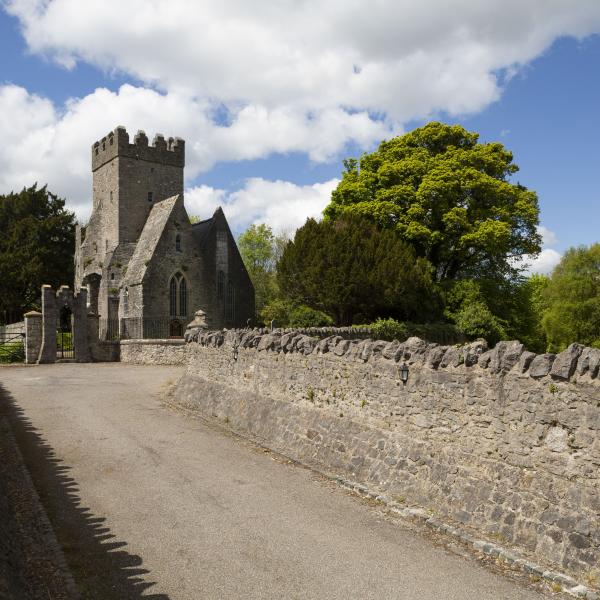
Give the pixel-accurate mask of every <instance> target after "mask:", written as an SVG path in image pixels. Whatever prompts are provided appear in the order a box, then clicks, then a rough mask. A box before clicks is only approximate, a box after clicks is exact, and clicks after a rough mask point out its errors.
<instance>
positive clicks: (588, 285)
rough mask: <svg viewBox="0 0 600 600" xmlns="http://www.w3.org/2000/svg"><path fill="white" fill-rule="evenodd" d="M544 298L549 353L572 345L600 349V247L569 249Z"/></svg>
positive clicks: (557, 267) (551, 279) (545, 328)
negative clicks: (579, 344) (575, 343)
mask: <svg viewBox="0 0 600 600" xmlns="http://www.w3.org/2000/svg"><path fill="white" fill-rule="evenodd" d="M544 296H545V302H546V310H545V313H544V317H543V319H542V324H543V327H544V330H545V332H546V336H547V338H548V348H549V350H550V351H552V352H557V351H560V350H562V349H564V348H565V347H566V346H567V345H568V344H570V343H571V342H579V343H581V344H586V345H588V346H595V347H597V348H600V244H593V245H592V246H590V247H589V248H587V247H585V246H581V247H579V248H570V249H569V250H567V252H565V254H564V256H563V257H562V259H561V261H560V263H559V264H558V265H557V266H556V268H555V269H554V271H553V272H552V275H551V277H550V280H549V281H548V283H547V286H546V289H545V290H544Z"/></svg>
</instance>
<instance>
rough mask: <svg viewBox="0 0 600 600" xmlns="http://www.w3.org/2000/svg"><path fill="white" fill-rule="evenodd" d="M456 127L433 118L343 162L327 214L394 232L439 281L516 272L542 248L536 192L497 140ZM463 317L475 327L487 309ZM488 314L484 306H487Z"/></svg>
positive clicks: (327, 215)
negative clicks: (520, 178) (516, 178)
mask: <svg viewBox="0 0 600 600" xmlns="http://www.w3.org/2000/svg"><path fill="white" fill-rule="evenodd" d="M478 137H479V136H478V134H476V133H472V132H469V131H467V130H465V129H464V128H462V127H460V126H458V125H454V126H451V125H445V124H442V123H435V122H433V123H429V124H428V125H426V126H424V127H422V128H420V129H415V130H414V131H412V132H410V133H407V134H405V135H403V136H400V137H397V138H394V139H392V140H389V141H384V142H382V143H381V144H380V146H379V149H378V150H377V151H375V152H373V153H371V154H365V155H363V156H362V158H361V159H360V162H359V161H357V160H356V159H348V160H346V161H344V166H345V170H344V172H343V175H342V180H341V182H340V183H339V185H338V187H337V188H336V189H335V190H334V192H333V194H332V199H331V203H330V204H329V205H328V206H327V208H326V209H325V211H324V214H325V216H326V217H327V218H329V219H332V220H335V219H337V218H339V217H340V216H343V215H346V214H353V215H362V216H364V217H365V218H368V219H370V220H372V221H374V222H376V223H377V224H379V225H380V226H381V227H383V228H385V229H389V230H392V231H395V232H396V233H397V234H398V235H399V237H400V238H401V239H403V240H404V241H406V242H408V243H410V244H411V245H412V246H413V247H414V248H415V249H416V251H417V255H418V256H420V257H422V258H426V259H427V260H429V261H430V262H431V264H432V265H433V266H434V268H435V273H434V276H435V279H436V280H437V281H444V280H454V279H460V278H463V279H465V278H478V277H486V278H492V279H506V278H513V277H514V276H515V275H516V274H517V273H518V272H519V268H518V264H519V260H520V258H521V256H522V255H524V254H536V253H538V252H539V251H540V241H541V238H540V236H539V234H538V233H537V231H536V225H537V224H538V212H539V210H538V200H537V196H536V194H535V193H534V192H532V191H530V190H528V189H526V188H525V187H523V186H522V185H520V184H515V183H511V182H510V177H511V176H512V175H513V174H514V173H516V172H517V171H518V167H517V165H515V164H514V163H513V162H512V154H511V153H510V152H509V151H508V150H506V149H505V148H504V146H503V145H502V144H500V143H496V142H495V143H487V144H481V143H479V142H478ZM482 310H483V309H482V307H481V306H479V307H478V308H477V310H476V311H475V313H479V315H477V314H472V315H471V316H467V315H466V314H465V315H464V316H465V320H466V321H469V322H470V323H471V324H472V325H473V326H474V327H479V325H478V323H479V322H480V321H481V320H482V319H483V320H485V319H488V315H486V314H483V313H482ZM484 312H485V311H484Z"/></svg>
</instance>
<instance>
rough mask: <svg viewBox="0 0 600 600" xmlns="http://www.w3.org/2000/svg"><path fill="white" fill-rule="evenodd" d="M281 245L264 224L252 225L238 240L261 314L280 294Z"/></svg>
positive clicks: (257, 307) (258, 310)
mask: <svg viewBox="0 0 600 600" xmlns="http://www.w3.org/2000/svg"><path fill="white" fill-rule="evenodd" d="M281 243H282V242H281V240H279V239H278V238H277V237H276V236H275V235H274V234H273V231H272V229H271V228H270V227H269V226H268V225H265V224H264V223H261V224H259V225H250V227H248V229H246V231H244V233H242V234H241V235H240V237H239V238H238V247H239V249H240V254H241V255H242V260H243V261H244V265H245V266H246V269H247V270H248V274H249V275H250V279H251V280H252V284H253V285H254V291H255V294H256V312H257V313H259V314H260V312H261V311H262V309H263V308H264V307H265V305H267V304H268V303H269V302H271V301H272V300H273V299H274V298H275V297H276V296H277V293H278V290H277V281H276V277H275V266H276V263H277V257H278V253H279V246H280V245H281Z"/></svg>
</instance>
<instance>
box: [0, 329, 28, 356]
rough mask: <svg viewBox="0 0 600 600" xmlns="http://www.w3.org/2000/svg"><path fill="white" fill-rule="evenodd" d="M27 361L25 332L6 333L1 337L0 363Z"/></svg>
mask: <svg viewBox="0 0 600 600" xmlns="http://www.w3.org/2000/svg"><path fill="white" fill-rule="evenodd" d="M24 361H25V334H24V333H13V334H6V335H3V336H2V338H0V363H14V362H24Z"/></svg>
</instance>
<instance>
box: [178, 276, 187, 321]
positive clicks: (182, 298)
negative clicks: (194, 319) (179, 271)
mask: <svg viewBox="0 0 600 600" xmlns="http://www.w3.org/2000/svg"><path fill="white" fill-rule="evenodd" d="M179 314H180V315H182V316H184V315H187V283H186V281H185V279H184V278H183V277H182V278H181V280H180V281H179Z"/></svg>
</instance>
